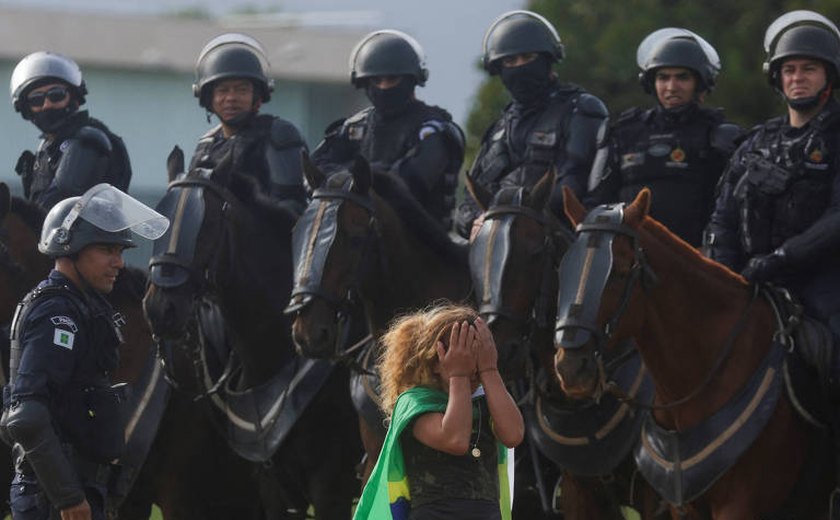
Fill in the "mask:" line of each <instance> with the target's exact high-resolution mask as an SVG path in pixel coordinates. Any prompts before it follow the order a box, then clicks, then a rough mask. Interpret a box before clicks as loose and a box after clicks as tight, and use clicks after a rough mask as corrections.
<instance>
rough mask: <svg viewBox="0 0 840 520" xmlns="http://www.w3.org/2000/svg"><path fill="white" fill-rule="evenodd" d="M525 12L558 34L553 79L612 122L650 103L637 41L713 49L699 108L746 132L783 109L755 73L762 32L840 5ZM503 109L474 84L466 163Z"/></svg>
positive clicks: (683, 1) (831, 0)
mask: <svg viewBox="0 0 840 520" xmlns="http://www.w3.org/2000/svg"><path fill="white" fill-rule="evenodd" d="M528 9H530V10H533V11H535V12H538V13H540V14H542V15H543V16H545V17H546V18H547V19H548V20H549V21H551V22H552V23H553V24H554V25H555V27H556V28H557V30H558V32H559V33H560V37H561V39H562V40H563V44H564V45H565V46H566V59H565V60H564V61H563V63H561V64H560V65H558V66H557V68H556V70H557V72H558V74H559V76H560V78H561V79H562V80H563V81H569V82H572V83H577V84H579V85H581V86H583V87H584V88H585V89H587V90H588V91H590V92H591V93H593V94H595V95H596V96H598V97H600V98H601V99H603V100H604V102H605V103H606V104H607V106H608V107H609V109H610V113H611V114H612V115H613V116H616V115H618V114H620V113H621V112H622V111H624V110H626V109H627V108H630V107H632V106H650V105H651V104H653V103H654V100H653V98H652V97H651V96H649V95H647V94H645V93H644V92H643V91H642V89H641V87H640V86H639V82H638V73H639V69H638V66H637V65H636V48H637V47H638V45H639V43H640V42H641V41H642V39H644V37H645V36H647V35H648V34H649V33H651V32H653V31H655V30H656V29H660V28H662V27H685V28H687V29H690V30H692V31H694V32H696V33H697V34H699V35H701V36H702V37H703V38H705V39H706V40H708V41H709V43H711V44H712V45H713V46H714V47H715V48H716V49H717V51H718V53H719V54H720V57H721V63H722V65H723V70H722V72H721V74H720V76H719V77H718V82H717V86H716V88H715V89H714V91H713V92H712V93H711V94H710V95H709V96H708V97H707V99H706V103H707V104H708V105H709V106H720V107H723V108H725V110H726V115H727V117H728V118H729V119H731V120H732V121H735V122H737V123H740V124H741V125H744V126H745V127H748V128H749V127H751V126H753V125H755V124H757V123H760V122H762V121H764V120H766V119H768V118H770V117H773V116H775V115H778V114H781V113H782V112H783V109H784V106H783V105H782V103H781V98H780V97H779V95H778V94H777V93H776V92H774V90H773V89H772V88H770V86H769V85H768V83H767V79H766V77H765V75H764V74H763V73H762V63H763V61H764V57H765V53H764V48H763V41H764V31H765V30H766V29H767V26H768V25H770V23H771V22H772V21H773V20H774V19H775V18H776V17H778V16H779V15H781V14H782V13H785V12H787V11H791V10H794V9H811V10H814V11H817V12H819V13H821V14H823V15H825V16H826V17H828V18H829V19H831V20H837V19H838V18H840V0H823V1H819V2H818V1H815V0H811V1H802V0H800V1H783V0H740V1H737V2H735V1H732V0H706V1H704V2H697V1H695V0H627V1H625V2H615V1H614V0H531V2H529V6H528ZM506 102H507V98H506V95H505V92H504V89H503V88H502V87H501V84H500V82H499V80H498V79H497V78H488V79H487V80H486V81H485V82H484V83H483V84H482V85H481V87H480V88H479V91H478V93H477V94H476V97H475V101H474V104H473V108H472V111H471V113H470V115H469V119H468V121H467V133H468V144H469V145H470V146H471V148H470V149H469V152H468V153H469V157H472V156H473V155H474V154H475V148H476V146H477V143H478V142H479V141H480V139H481V136H482V135H483V134H484V131H485V130H486V129H487V127H488V126H489V125H490V123H492V121H494V120H495V119H496V118H497V117H498V116H499V113H500V112H501V108H500V107H501V106H503V105H504V103H506ZM465 164H471V163H465Z"/></svg>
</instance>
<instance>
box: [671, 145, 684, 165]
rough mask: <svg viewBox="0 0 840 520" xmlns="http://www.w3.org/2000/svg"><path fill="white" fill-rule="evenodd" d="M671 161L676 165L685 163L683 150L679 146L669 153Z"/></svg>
mask: <svg viewBox="0 0 840 520" xmlns="http://www.w3.org/2000/svg"><path fill="white" fill-rule="evenodd" d="M671 160H672V161H674V162H678V163H681V162H683V161H685V150H683V149H682V148H680V147H679V146H678V147H676V148H674V149H673V150H672V151H671Z"/></svg>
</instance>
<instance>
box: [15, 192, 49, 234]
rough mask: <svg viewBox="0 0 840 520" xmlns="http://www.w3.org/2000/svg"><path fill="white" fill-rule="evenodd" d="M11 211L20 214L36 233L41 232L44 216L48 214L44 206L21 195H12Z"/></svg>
mask: <svg viewBox="0 0 840 520" xmlns="http://www.w3.org/2000/svg"><path fill="white" fill-rule="evenodd" d="M11 212H12V213H14V214H16V215H18V216H19V217H20V218H21V220H23V222H24V223H25V224H26V225H27V226H28V227H30V228H32V229H33V230H34V231H35V233H37V234H38V235H40V234H41V228H42V227H43V225H44V218H45V217H46V216H47V212H46V210H44V208H43V207H41V206H39V205H38V204H36V203H35V202H32V201H30V200H26V199H24V198H21V197H12V205H11Z"/></svg>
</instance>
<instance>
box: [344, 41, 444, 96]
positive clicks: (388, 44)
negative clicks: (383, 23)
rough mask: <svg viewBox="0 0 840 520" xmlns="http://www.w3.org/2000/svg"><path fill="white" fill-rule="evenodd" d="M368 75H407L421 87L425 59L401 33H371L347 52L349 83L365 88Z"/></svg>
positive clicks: (414, 45) (426, 75)
mask: <svg viewBox="0 0 840 520" xmlns="http://www.w3.org/2000/svg"><path fill="white" fill-rule="evenodd" d="M372 76H411V77H412V78H414V81H415V83H416V84H417V85H420V86H421V87H422V86H423V85H425V84H426V80H427V79H429V70H428V69H427V68H426V56H425V53H424V52H423V48H422V47H421V46H420V44H419V43H417V40H415V39H414V38H412V37H411V36H409V35H407V34H406V33H404V32H401V31H395V30H392V29H383V30H380V31H374V32H372V33H370V34H368V35H366V36H365V37H364V38H362V39H361V40H360V41H359V43H357V44H356V46H355V47H354V48H353V52H351V53H350V83H352V84H353V86H354V87H356V88H362V87H364V86H365V83H366V82H365V79H366V78H370V77H372Z"/></svg>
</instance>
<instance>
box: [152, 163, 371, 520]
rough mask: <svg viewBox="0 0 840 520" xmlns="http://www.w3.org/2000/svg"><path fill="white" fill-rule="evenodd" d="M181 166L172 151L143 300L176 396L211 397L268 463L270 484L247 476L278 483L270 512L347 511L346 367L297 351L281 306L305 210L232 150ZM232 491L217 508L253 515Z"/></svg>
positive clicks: (352, 484) (351, 425) (250, 455)
mask: <svg viewBox="0 0 840 520" xmlns="http://www.w3.org/2000/svg"><path fill="white" fill-rule="evenodd" d="M178 152H180V150H179V151H178ZM182 165H183V159H182V156H181V157H177V153H176V154H175V155H174V156H171V157H170V161H169V175H170V181H171V182H170V185H169V188H168V190H167V193H166V195H165V196H164V198H163V199H162V200H161V202H160V204H159V205H158V210H159V211H161V212H162V213H163V214H165V215H167V216H169V218H170V220H171V222H172V225H171V228H170V231H168V232H167V234H166V235H164V236H163V237H161V238H160V239H158V241H156V243H155V250H154V253H155V254H154V257H153V258H152V261H151V274H150V279H151V283H150V285H149V289H148V291H147V293H146V297H145V299H144V306H145V310H146V314H147V318H148V320H149V323H150V324H151V326H152V330H153V331H154V333H155V335H156V336H157V337H158V338H159V341H160V342H161V343H160V344H161V346H162V347H164V348H163V351H164V358H165V359H166V361H167V362H168V363H169V374H170V378H171V379H172V380H173V382H175V384H176V385H177V386H178V387H179V388H180V389H181V390H183V391H182V392H176V394H181V395H188V394H190V395H195V396H197V397H203V399H200V403H198V404H199V405H201V406H203V407H204V409H205V411H209V412H210V416H211V417H212V418H213V422H214V423H215V424H216V427H217V428H216V429H217V431H218V432H219V433H220V434H221V435H222V436H223V437H224V438H225V439H226V441H227V443H228V445H229V446H230V447H231V448H232V449H233V452H235V453H236V454H237V455H239V456H241V457H242V459H241V460H242V461H243V462H244V461H245V460H246V459H247V460H250V461H260V462H264V465H263V466H266V465H268V466H270V468H271V472H270V473H271V476H272V477H273V479H274V480H273V481H271V482H269V483H266V480H265V479H260V480H259V481H258V480H256V479H253V478H249V476H246V479H247V480H248V481H249V482H251V483H252V487H253V489H256V488H257V486H260V485H261V486H268V487H269V488H270V489H268V490H267V492H264V493H263V494H262V495H263V498H264V506H265V507H266V508H267V509H268V510H269V512H270V513H274V514H277V515H279V516H283V517H290V518H303V517H304V516H305V515H306V511H307V509H308V507H309V505H310V504H311V505H312V506H313V507H314V509H315V515H316V517H317V518H330V519H332V518H339V519H340V518H349V517H350V512H351V501H352V498H353V497H354V496H356V494H357V493H358V482H357V481H356V479H355V475H354V464H355V461H356V460H357V459H358V456H359V454H360V452H361V449H360V448H361V444H360V441H359V436H358V431H357V430H356V428H355V415H354V413H353V411H352V405H351V403H350V400H349V396H348V395H347V391H346V388H347V385H348V379H347V377H348V376H347V372H346V370H342V369H340V368H338V369H337V368H335V367H332V366H331V365H329V364H328V363H326V362H315V361H311V360H305V359H303V358H300V357H298V356H297V355H296V354H295V352H294V348H293V345H292V341H291V324H290V321H289V320H288V318H287V317H286V316H285V315H284V314H283V309H284V307H285V304H286V303H287V302H288V298H289V294H290V291H291V280H292V265H291V252H290V251H291V250H290V247H291V245H290V241H291V230H292V227H293V225H294V223H295V220H296V218H297V216H298V215H297V212H296V211H294V208H292V207H290V206H286V205H284V204H283V203H278V202H276V201H274V200H272V199H268V198H266V197H264V196H263V195H261V194H260V192H259V190H258V188H257V185H256V183H255V182H254V181H253V180H252V179H251V178H250V177H249V176H247V175H244V174H242V173H239V172H234V171H233V170H232V161H231V160H230V158H228V159H226V160H223V161H222V162H221V163H220V164H219V165H218V166H217V167H216V168H215V169H214V170H212V171H210V170H203V169H196V170H193V171H190V172H189V173H187V174H183V175H180V176H177V178H176V175H177V173H178V172H180V167H181V166H182ZM173 344H175V345H176V346H175V347H172V348H168V347H169V346H171V345H173ZM208 409H209V410H208ZM233 452H229V454H230V453H233ZM207 455H208V454H204V456H205V457H207ZM205 462H206V461H205ZM254 467H256V465H254ZM278 497H279V498H278ZM229 498H231V500H230V508H229V509H227V510H226V512H220V511H219V510H218V508H213V507H211V508H212V509H214V510H213V511H212V515H213V516H214V517H218V518H221V517H225V518H232V517H237V518H242V517H244V512H245V511H244V510H245V508H246V507H248V506H249V498H248V497H239V500H234V499H233V498H232V497H229ZM269 499H275V500H276V501H277V502H279V503H273V504H269V503H268V502H267V501H268V500H269ZM249 513H250V511H249ZM254 513H255V514H258V513H257V512H254ZM207 514H208V516H209V515H210V514H211V513H210V512H209V511H208V513H207Z"/></svg>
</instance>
